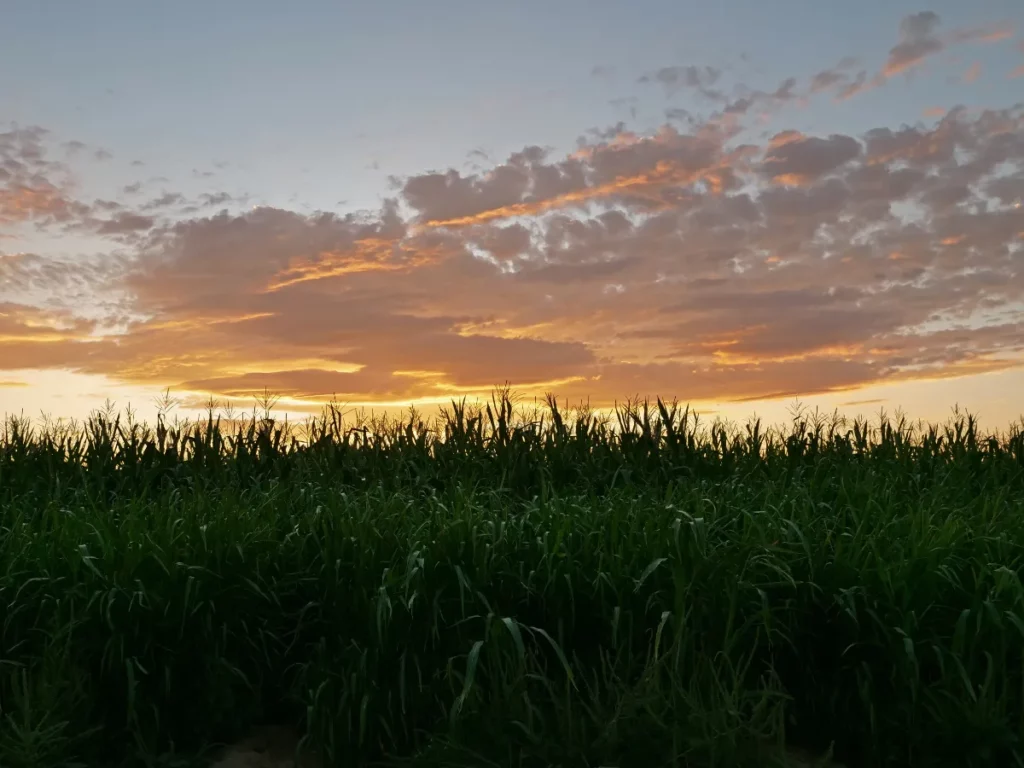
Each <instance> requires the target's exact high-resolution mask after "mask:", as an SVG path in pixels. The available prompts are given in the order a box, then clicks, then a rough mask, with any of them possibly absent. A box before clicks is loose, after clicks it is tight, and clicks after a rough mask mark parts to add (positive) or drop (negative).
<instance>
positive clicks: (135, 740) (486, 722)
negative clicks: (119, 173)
mask: <svg viewBox="0 0 1024 768" xmlns="http://www.w3.org/2000/svg"><path fill="white" fill-rule="evenodd" d="M264 404H265V405H267V406H268V408H267V410H266V411H265V412H264V413H262V414H259V413H254V414H253V416H252V417H251V418H246V419H242V420H237V419H236V420H232V421H231V422H224V423H221V422H219V421H218V420H217V419H216V418H215V417H214V415H213V412H212V410H211V414H210V417H209V419H208V420H205V421H201V422H198V423H189V422H180V421H176V422H172V421H170V420H169V418H168V417H166V416H165V415H161V417H160V418H159V420H158V421H157V423H156V425H155V426H154V427H153V428H150V427H148V426H145V425H141V424H138V423H136V422H135V421H134V419H133V418H132V416H131V414H130V413H129V414H127V415H125V414H121V415H115V414H113V413H112V412H107V413H99V414H96V415H95V416H94V417H92V418H91V419H90V420H89V421H88V422H87V423H84V424H76V423H74V422H60V421H47V422H45V423H43V424H41V425H32V424H30V423H28V422H26V421H25V420H23V419H18V418H8V420H7V422H6V426H5V428H4V432H3V435H2V439H0V622H2V623H0V765H2V766H5V768H27V767H28V766H32V767H33V768H46V767H48V766H54V767H56V766H73V765H77V766H89V767H90V768H91V767H92V766H127V765H149V766H166V767H167V768H170V766H187V765H193V764H195V765H198V764H202V763H201V762H197V758H199V757H201V756H202V755H203V754H204V750H205V749H206V748H207V747H208V746H209V745H210V744H213V743H215V742H223V741H228V740H231V739H234V738H236V737H238V736H239V735H241V734H243V733H244V732H245V731H246V730H247V729H248V728H249V727H250V726H252V725H253V724H254V723H260V722H286V723H291V724H295V725H298V726H299V727H301V728H302V729H304V731H305V732H306V733H308V739H309V741H310V742H311V743H312V744H314V745H316V746H317V747H318V748H319V749H320V750H321V752H322V753H323V754H324V755H325V757H326V758H327V760H328V761H329V762H331V761H333V764H336V765H371V764H382V765H408V766H431V765H433V766H442V765H443V766H459V765H464V766H630V767H631V766H669V765H679V766H736V765H771V764H773V761H777V760H778V759H779V755H780V754H781V752H780V749H781V747H782V746H783V745H786V744H788V745H798V746H801V747H804V748H807V749H811V750H815V751H817V752H825V751H827V750H828V749H830V748H831V749H832V750H833V751H834V754H835V756H836V757H837V758H838V759H840V760H842V761H843V762H844V763H845V764H846V765H849V766H867V765H871V766H884V765H901V766H905V765H914V766H932V765H934V766H940V765H942V766H946V765H958V766H959V765H963V766H988V765H1000V766H1003V765H1005V766H1014V765H1016V766H1024V743H1022V734H1024V587H1022V584H1021V578H1020V575H1021V571H1022V567H1024V434H1022V432H1021V430H1020V429H1019V428H1016V429H1014V430H1013V431H1011V432H1010V433H1009V434H1002V435H992V436H988V435H982V434H981V433H980V432H979V430H978V428H977V425H976V422H975V421H974V419H973V418H972V417H970V416H969V415H963V414H954V417H953V418H952V419H951V421H950V422H949V423H948V424H946V425H939V426H930V427H926V426H914V425H910V424H908V423H907V422H906V421H905V420H902V419H895V420H893V419H889V418H886V417H884V416H883V417H882V418H881V419H880V421H879V423H877V424H868V423H865V422H863V421H857V422H853V423H849V424H848V423H846V422H844V421H843V420H841V419H838V418H835V417H833V418H831V419H827V420H826V419H821V418H817V417H809V416H807V415H805V414H800V413H797V414H796V415H794V418H793V423H792V424H791V425H789V427H787V428H786V429H785V430H782V429H771V430H762V427H761V426H760V425H759V424H756V423H752V424H748V425H746V426H745V427H743V428H740V427H735V426H731V425H727V424H712V425H708V426H702V425H700V424H699V422H698V421H697V420H696V419H695V417H694V416H693V414H692V413H690V412H689V411H688V410H681V409H678V408H677V407H676V406H674V405H669V404H665V403H662V402H661V401H658V402H656V403H654V404H649V403H646V402H631V403H627V404H626V405H624V406H621V407H619V408H618V409H617V411H616V413H615V415H614V416H613V417H612V419H611V420H606V419H602V418H599V417H598V416H597V415H595V414H594V413H593V412H590V411H588V410H587V409H583V408H581V409H575V410H573V411H571V412H563V411H562V410H560V409H559V407H558V406H557V404H556V403H555V402H554V401H552V400H549V401H548V403H547V406H546V407H545V408H544V409H543V410H535V411H533V412H529V411H525V410H518V409H516V408H515V407H514V406H513V400H512V398H511V396H510V395H509V393H508V392H507V391H501V392H499V393H497V394H496V395H495V398H494V400H493V402H492V403H491V404H490V405H489V406H487V407H486V408H484V409H483V410H477V409H473V408H470V407H467V406H466V405H464V404H458V403H456V404H453V406H452V408H450V409H448V410H447V411H445V412H444V413H443V414H442V417H441V418H440V419H439V420H437V421H436V422H433V423H424V422H423V421H422V420H421V419H419V418H418V417H417V416H416V415H415V414H411V415H410V417H409V418H407V419H405V420H404V421H390V422H389V421H385V420H377V421H372V422H370V423H359V422H356V423H353V424H347V423H346V422H345V420H343V419H342V416H341V412H340V410H339V409H337V408H335V407H331V408H328V409H327V410H326V411H325V412H324V413H323V414H322V415H321V416H320V417H318V418H316V419H313V420H311V421H310V422H309V423H307V424H306V425H304V427H303V428H301V429H296V428H294V427H292V426H290V425H287V424H283V423H280V422H277V421H275V420H274V419H273V417H272V414H271V413H270V411H269V405H270V403H264Z"/></svg>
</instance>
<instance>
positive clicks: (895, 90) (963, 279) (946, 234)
mask: <svg viewBox="0 0 1024 768" xmlns="http://www.w3.org/2000/svg"><path fill="white" fill-rule="evenodd" d="M1022 204H1024V3H1022V2H1021V0H980V1H979V2H976V3H967V2H964V0H942V2H930V3H924V4H908V3H904V2H882V0H865V1H864V2H860V3H849V2H847V3H837V2H821V1H820V0H816V1H812V0H776V2H764V0H726V2H721V3H712V2H709V1H708V0H702V1H701V2H691V1H689V0H685V1H678V0H677V1H675V2H670V1H669V0H633V1H632V2H629V3H626V2H621V1H620V2H612V1H611V0H591V1H590V2H583V1H582V0H559V1H558V2H551V1H550V0H548V1H547V2H534V1H533V0H529V1H520V2H506V3H498V2H480V0H476V2H468V0H467V1H465V2H464V1H463V0H437V2H432V3H417V2H411V1H410V2H405V3H398V2H391V1H389V0H375V1H374V2H360V3H355V2H340V1H336V2H326V1H324V0H317V1H314V0H307V2H303V3H283V2H264V1H263V0H248V1H247V2H240V1H238V0H230V1H229V0H218V2H209V1H208V0H206V1H204V2H198V1H196V0H179V1H178V2H174V3H139V2H137V1H136V2H129V1H128V0H104V2H93V3H86V2H81V0H65V1H63V2H58V1H57V0H51V1H48V2H41V1H39V0H10V1H9V2H5V3H3V5H2V7H0V414H2V413H5V412H6V413H18V412H24V413H25V414H26V415H31V416H37V415H39V413H40V412H47V413H50V414H52V415H55V416H61V415H65V416H83V415H85V414H86V413H88V412H89V411H90V410H91V409H93V408H95V407H97V406H98V405H100V404H101V403H102V402H103V401H104V400H105V399H107V398H109V399H111V400H114V401H116V403H117V404H118V405H119V406H124V405H127V404H129V403H130V404H132V405H133V406H135V407H136V408H138V410H139V411H140V412H142V413H143V414H144V415H148V414H149V413H151V412H152V411H153V405H152V399H153V397H154V396H155V395H156V394H157V393H158V392H160V391H162V390H163V389H164V388H166V387H170V390H171V394H172V395H174V396H176V397H177V398H178V399H179V400H180V401H181V403H182V406H183V407H184V408H185V409H186V410H187V409H188V407H194V406H197V405H199V404H201V403H202V402H204V401H207V400H208V399H209V398H210V397H211V396H213V397H215V398H217V399H218V400H219V401H220V402H227V401H232V400H233V401H234V402H236V403H239V404H241V405H243V406H248V405H251V402H252V397H251V395H252V393H254V392H258V391H262V390H263V389H264V388H267V389H269V390H271V391H273V392H276V393H278V394H280V395H283V396H284V399H283V400H282V402H281V406H280V407H281V408H282V409H284V410H287V411H290V412H295V413H305V412H310V411H314V412H315V411H317V410H319V408H320V407H321V405H322V403H323V402H325V401H327V400H329V399H331V398H332V396H333V397H336V399H337V400H339V401H341V402H344V403H348V404H350V405H359V404H364V405H366V406H368V407H372V408H374V409H380V408H384V407H388V406H401V405H404V404H407V403H410V402H414V403H418V404H420V405H423V406H429V405H430V404H432V403H437V402H441V401H447V400H450V399H451V398H452V397H462V396H464V395H465V396H468V397H473V396H475V395H486V394H489V393H490V391H491V390H492V388H493V387H494V386H495V385H500V384H503V383H504V382H506V381H508V382H510V383H511V384H512V386H513V388H514V389H515V390H516V391H517V392H519V393H521V394H523V395H525V396H533V395H542V394H543V393H545V392H549V391H550V392H554V393H555V394H556V395H558V396H559V397H560V398H567V399H568V400H569V402H570V403H573V402H579V401H581V400H585V399H589V401H590V402H591V404H593V405H596V406H602V405H608V404H610V403H611V402H613V401H615V400H622V399H624V398H626V397H629V396H634V395H641V396H643V395H651V396H655V395H661V396H663V397H668V398H672V397H678V398H679V399H681V400H683V401H688V402H690V403H693V404H696V405H697V406H698V407H699V408H700V409H702V410H705V411H706V412H708V413H716V414H720V415H724V416H726V417H728V418H743V417H745V416H747V415H749V414H752V413H757V414H759V415H762V416H764V417H765V418H767V419H769V420H777V419H779V418H784V417H785V414H786V410H787V409H788V408H790V407H791V406H792V405H793V402H794V399H795V398H797V397H799V398H800V400H801V401H802V402H804V403H805V404H807V405H809V406H812V407H813V406H818V407H820V408H822V409H824V410H828V411H831V410H832V409H834V408H838V409H839V410H841V411H845V412H847V413H850V414H851V415H853V414H856V413H863V414H865V415H871V414H874V413H876V412H877V411H878V409H879V408H880V407H884V408H886V409H887V410H890V411H891V410H893V409H895V408H897V407H902V409H903V410H904V411H906V412H907V413H908V414H909V415H911V416H912V417H915V418H918V417H919V418H924V419H929V420H942V419H945V418H946V417H947V416H948V415H949V413H950V409H951V407H952V406H953V404H954V403H959V404H960V405H961V406H964V407H967V408H968V409H969V410H971V411H972V412H977V413H978V414H980V416H981V419H982V424H983V425H987V426H991V427H993V428H1000V427H1004V426H1006V425H1008V424H1009V423H1011V422H1013V421H1015V420H1016V419H1018V417H1020V416H1021V415H1022V414H1024V397H1022V396H1021V394H1020V393H1024V207H1022Z"/></svg>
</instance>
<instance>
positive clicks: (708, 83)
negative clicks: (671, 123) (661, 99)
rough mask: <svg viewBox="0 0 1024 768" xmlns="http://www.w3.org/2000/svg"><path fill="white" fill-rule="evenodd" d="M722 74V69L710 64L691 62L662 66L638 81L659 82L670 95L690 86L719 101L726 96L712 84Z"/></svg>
mask: <svg viewBox="0 0 1024 768" xmlns="http://www.w3.org/2000/svg"><path fill="white" fill-rule="evenodd" d="M721 76H722V71H721V70H720V69H716V68H715V67H708V66H703V67H699V66H695V65H692V64H691V65H689V66H676V67H662V68H661V69H659V70H657V71H655V72H651V73H648V74H645V75H642V76H641V77H640V78H639V79H638V80H637V82H639V83H658V84H659V85H661V86H662V87H663V88H664V89H665V92H666V93H667V94H668V95H670V96H671V95H672V94H674V93H676V92H677V91H679V90H681V89H684V88H689V89H693V90H695V91H697V92H698V93H700V94H701V95H703V96H706V97H707V98H710V99H712V100H715V101H719V100H721V99H723V98H724V97H723V95H722V93H721V92H720V91H716V90H714V89H713V88H712V86H713V85H715V83H717V82H718V80H719V79H720V78H721Z"/></svg>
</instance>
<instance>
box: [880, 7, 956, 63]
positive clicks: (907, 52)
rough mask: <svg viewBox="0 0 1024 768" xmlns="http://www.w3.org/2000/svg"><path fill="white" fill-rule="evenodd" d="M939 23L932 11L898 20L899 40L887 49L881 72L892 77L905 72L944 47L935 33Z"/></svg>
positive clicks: (937, 17) (936, 15) (937, 16)
mask: <svg viewBox="0 0 1024 768" xmlns="http://www.w3.org/2000/svg"><path fill="white" fill-rule="evenodd" d="M940 23H941V22H940V20H939V15H938V14H937V13H935V12H934V11H922V12H921V13H914V14H911V15H909V16H905V17H904V18H903V20H902V21H900V41H899V42H898V43H897V44H896V45H894V46H893V47H892V49H891V50H890V51H889V58H888V59H886V62H885V65H884V66H883V67H882V74H884V75H885V76H886V77H892V76H893V75H897V74H899V73H900V72H906V71H907V70H909V69H912V68H913V67H916V66H917V65H919V64H920V63H921V62H923V61H924V60H925V59H926V58H927V57H928V56H930V55H932V54H935V53H938V52H939V51H941V50H942V49H943V48H945V47H946V44H945V43H944V42H943V41H942V40H940V39H939V38H938V36H937V35H936V34H935V33H936V31H937V30H938V27H939V24H940Z"/></svg>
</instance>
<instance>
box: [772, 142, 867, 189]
mask: <svg viewBox="0 0 1024 768" xmlns="http://www.w3.org/2000/svg"><path fill="white" fill-rule="evenodd" d="M778 142H779V135H778V134H777V135H776V137H775V146H773V147H772V148H771V149H769V151H768V152H767V154H766V155H765V159H764V161H763V163H762V164H761V170H762V173H764V174H765V175H766V176H768V177H770V178H772V179H774V180H775V181H779V182H783V183H788V184H809V183H811V182H813V181H816V180H817V179H819V178H821V177H822V176H825V175H827V174H829V173H831V172H832V171H835V170H837V169H839V168H841V167H842V166H843V165H845V164H846V163H848V162H850V161H851V160H853V159H854V158H856V157H857V156H858V155H860V153H861V145H860V142H858V141H857V140H856V139H854V138H851V137H850V136H842V135H832V136H829V137H828V138H826V139H822V138H816V137H810V138H808V137H799V138H790V139H789V140H787V141H783V142H782V143H778Z"/></svg>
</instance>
